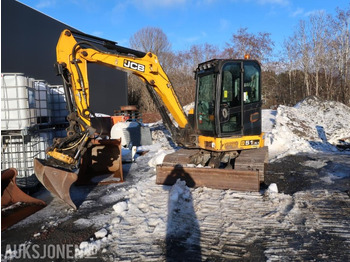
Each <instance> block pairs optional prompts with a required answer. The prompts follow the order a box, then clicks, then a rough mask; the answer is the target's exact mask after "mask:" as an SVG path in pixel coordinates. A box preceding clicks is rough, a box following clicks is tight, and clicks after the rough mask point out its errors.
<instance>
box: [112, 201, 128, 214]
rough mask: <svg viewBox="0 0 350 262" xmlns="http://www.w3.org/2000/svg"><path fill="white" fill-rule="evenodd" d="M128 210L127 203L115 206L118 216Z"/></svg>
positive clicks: (123, 202)
mask: <svg viewBox="0 0 350 262" xmlns="http://www.w3.org/2000/svg"><path fill="white" fill-rule="evenodd" d="M127 209H128V203H127V202H126V201H122V202H119V203H117V204H115V205H113V210H114V212H115V213H117V214H123V212H124V211H126V210H127Z"/></svg>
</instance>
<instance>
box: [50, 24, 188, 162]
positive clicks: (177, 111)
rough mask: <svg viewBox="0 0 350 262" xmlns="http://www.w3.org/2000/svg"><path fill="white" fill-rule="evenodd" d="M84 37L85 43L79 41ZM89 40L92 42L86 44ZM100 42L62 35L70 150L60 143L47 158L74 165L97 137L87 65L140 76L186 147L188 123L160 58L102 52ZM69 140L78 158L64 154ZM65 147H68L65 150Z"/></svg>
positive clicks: (60, 52)
mask: <svg viewBox="0 0 350 262" xmlns="http://www.w3.org/2000/svg"><path fill="white" fill-rule="evenodd" d="M82 37H83V40H82V41H77V39H79V38H82ZM88 38H90V39H92V40H93V41H87V39H88ZM97 40H100V38H96V37H92V36H89V35H86V34H81V33H76V37H75V36H74V33H72V32H71V31H69V30H64V31H63V32H62V33H61V36H60V38H59V41H58V44H57V48H56V55H57V64H56V66H57V70H58V74H59V75H61V76H62V78H63V82H64V86H65V93H66V100H67V105H68V109H69V113H70V114H69V116H68V120H69V122H70V126H69V128H68V139H67V141H69V143H68V144H69V145H68V146H67V143H65V142H66V141H60V143H56V144H54V145H53V147H51V148H50V149H49V150H48V154H49V155H50V156H52V157H53V158H55V159H57V160H59V161H61V162H63V163H65V164H74V163H76V161H77V160H78V159H79V157H80V155H81V154H83V153H84V149H85V147H86V144H87V141H88V139H89V137H91V136H93V135H94V131H95V130H94V129H93V128H92V127H91V121H90V116H91V115H92V114H93V113H92V112H91V111H90V90H89V89H90V87H89V81H88V69H87V64H88V63H97V64H101V65H104V66H108V67H112V68H115V69H118V70H123V71H126V72H129V73H132V74H134V75H136V76H138V77H139V78H140V79H141V80H142V81H143V82H145V84H146V86H147V88H148V90H149V91H150V93H151V97H152V98H153V99H154V100H155V102H156V104H157V105H158V108H159V111H160V113H161V115H162V117H163V119H164V123H165V124H166V126H167V128H168V129H169V130H170V132H171V133H172V135H173V138H174V140H175V141H177V142H178V143H180V144H186V143H187V142H186V141H185V140H184V137H185V136H184V132H185V131H184V130H186V132H187V131H188V129H189V125H188V120H187V117H186V114H185V113H184V111H183V108H182V106H181V104H180V102H179V100H178V98H177V96H176V94H175V91H174V89H173V86H172V84H171V82H170V80H169V78H168V76H167V75H166V73H165V72H164V70H163V69H162V67H161V65H160V63H159V60H158V58H157V56H156V55H154V54H152V53H150V52H148V53H143V52H140V51H136V50H132V49H128V48H124V47H119V46H117V45H113V44H111V43H109V45H108V48H109V49H110V50H108V51H103V50H101V48H98V47H96V45H94V44H93V42H97ZM97 43H98V42H97ZM162 105H164V106H165V107H166V109H167V110H168V111H169V112H170V114H171V115H172V116H173V118H174V120H175V121H176V123H177V126H174V125H173V124H172V121H171V120H170V118H169V117H168V114H167V113H166V110H165V109H164V108H163V107H162ZM77 130H79V132H77ZM187 133H188V132H187ZM69 137H70V138H69ZM73 138H74V139H73ZM70 140H74V141H75V143H73V145H75V147H76V148H77V150H75V152H74V154H75V155H67V154H65V152H68V151H69V150H66V148H70V147H72V145H71V141H70ZM62 142H63V143H62ZM62 145H65V146H66V147H62ZM79 147H80V148H79Z"/></svg>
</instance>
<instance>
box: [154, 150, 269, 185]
mask: <svg viewBox="0 0 350 262" xmlns="http://www.w3.org/2000/svg"><path fill="white" fill-rule="evenodd" d="M198 152H199V150H196V149H180V150H178V151H176V152H175V153H172V154H169V155H167V156H165V158H164V161H163V164H162V165H158V166H157V174H156V183H157V184H162V185H173V184H174V183H175V182H176V180H177V179H179V178H180V179H181V180H184V181H186V184H187V186H189V187H201V186H204V187H210V188H216V189H232V190H237V191H259V190H260V183H261V182H263V179H264V172H265V165H266V162H267V153H268V152H267V148H259V149H251V150H246V151H244V153H243V154H242V153H241V154H242V159H240V158H241V155H240V156H238V158H236V162H237V168H236V164H235V169H232V168H231V169H221V168H206V167H189V166H188V165H189V164H191V163H190V159H191V158H192V156H194V155H195V154H198Z"/></svg>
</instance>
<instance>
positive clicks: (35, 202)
mask: <svg viewBox="0 0 350 262" xmlns="http://www.w3.org/2000/svg"><path fill="white" fill-rule="evenodd" d="M17 174H18V172H17V170H16V169H15V168H10V169H6V170H4V171H2V172H1V231H3V230H5V229H7V228H9V227H10V226H12V225H14V224H16V223H18V222H19V221H21V220H23V219H24V218H26V217H28V216H30V215H32V214H34V213H35V212H37V211H39V210H40V209H42V208H44V207H45V206H46V203H45V202H44V201H42V200H40V199H37V198H34V197H31V196H29V195H27V194H26V193H24V192H23V191H22V190H21V189H20V188H19V187H18V186H17V185H16V176H17Z"/></svg>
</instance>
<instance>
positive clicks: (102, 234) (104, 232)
mask: <svg viewBox="0 0 350 262" xmlns="http://www.w3.org/2000/svg"><path fill="white" fill-rule="evenodd" d="M107 234H108V231H107V229H105V228H101V229H100V230H99V231H97V232H95V237H96V238H104V237H105V236H107Z"/></svg>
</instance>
